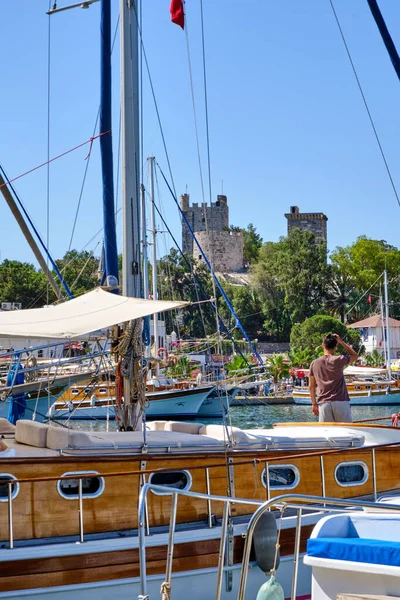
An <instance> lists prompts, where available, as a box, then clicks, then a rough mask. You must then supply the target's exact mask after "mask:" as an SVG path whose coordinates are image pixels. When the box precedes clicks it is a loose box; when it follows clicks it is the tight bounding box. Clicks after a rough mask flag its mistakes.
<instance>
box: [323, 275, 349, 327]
mask: <svg viewBox="0 0 400 600" xmlns="http://www.w3.org/2000/svg"><path fill="white" fill-rule="evenodd" d="M354 289H355V283H354V278H353V277H352V276H351V275H348V274H346V273H342V272H341V271H340V270H339V269H338V268H337V267H335V266H333V267H332V276H331V279H330V281H329V283H328V285H327V290H326V297H325V308H326V309H327V310H328V312H329V313H330V314H332V315H333V316H335V315H339V317H340V320H341V322H342V323H344V321H345V315H346V308H347V306H348V302H349V299H350V297H351V294H352V293H353V291H354Z"/></svg>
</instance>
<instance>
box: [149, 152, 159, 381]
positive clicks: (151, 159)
mask: <svg viewBox="0 0 400 600" xmlns="http://www.w3.org/2000/svg"><path fill="white" fill-rule="evenodd" d="M147 160H148V162H149V175H150V205H151V242H152V251H151V260H152V265H153V273H152V279H153V300H157V299H158V293H157V244H156V233H157V230H156V210H155V205H154V156H149V157H148V159H147ZM153 334H154V354H155V356H157V353H158V315H156V314H155V315H153ZM156 370H157V371H158V365H157V367H156Z"/></svg>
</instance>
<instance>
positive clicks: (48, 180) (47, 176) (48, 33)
mask: <svg viewBox="0 0 400 600" xmlns="http://www.w3.org/2000/svg"><path fill="white" fill-rule="evenodd" d="M50 9H51V0H49V11H50ZM50 101H51V17H50V15H49V16H48V27H47V173H46V245H47V248H48V249H49V251H50V116H51V114H50V113H51V105H50ZM46 265H47V268H49V257H48V256H47V257H46ZM49 294H50V282H49V281H47V286H46V297H47V304H48V303H49Z"/></svg>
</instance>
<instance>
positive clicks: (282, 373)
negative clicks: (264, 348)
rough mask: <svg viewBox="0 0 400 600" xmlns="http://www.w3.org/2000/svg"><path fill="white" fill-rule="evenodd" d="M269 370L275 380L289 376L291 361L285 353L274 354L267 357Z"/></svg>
mask: <svg viewBox="0 0 400 600" xmlns="http://www.w3.org/2000/svg"><path fill="white" fill-rule="evenodd" d="M267 365H268V370H269V372H270V373H271V375H272V376H273V377H274V379H275V381H281V379H283V378H284V377H288V376H289V362H288V361H287V359H286V356H285V355H284V354H273V355H272V356H269V357H268V358H267Z"/></svg>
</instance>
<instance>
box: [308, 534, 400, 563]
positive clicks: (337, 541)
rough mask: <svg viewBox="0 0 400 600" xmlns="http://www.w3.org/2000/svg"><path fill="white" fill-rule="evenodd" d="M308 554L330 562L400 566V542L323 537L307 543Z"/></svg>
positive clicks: (312, 539)
mask: <svg viewBox="0 0 400 600" xmlns="http://www.w3.org/2000/svg"><path fill="white" fill-rule="evenodd" d="M307 554H308V555H309V556H316V557H319V558H328V559H330V560H346V561H352V562H363V563H371V564H375V565H390V566H394V567H399V566H400V542H393V541H392V542H387V541H385V540H374V539H369V538H359V537H350V538H347V537H346V538H341V537H321V538H311V539H309V540H308V542H307Z"/></svg>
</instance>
